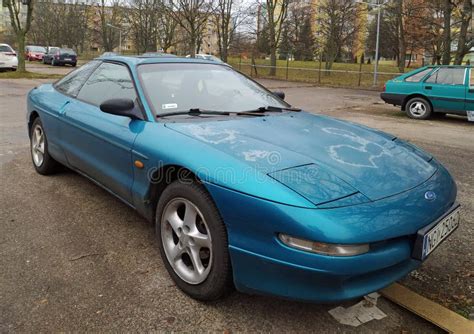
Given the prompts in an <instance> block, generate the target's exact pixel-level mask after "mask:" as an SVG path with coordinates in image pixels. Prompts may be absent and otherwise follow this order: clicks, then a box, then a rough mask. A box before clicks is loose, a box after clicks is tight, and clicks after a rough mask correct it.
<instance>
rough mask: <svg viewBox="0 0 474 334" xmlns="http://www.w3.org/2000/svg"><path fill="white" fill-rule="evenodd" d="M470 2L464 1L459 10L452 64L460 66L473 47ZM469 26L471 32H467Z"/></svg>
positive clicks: (470, 0)
mask: <svg viewBox="0 0 474 334" xmlns="http://www.w3.org/2000/svg"><path fill="white" fill-rule="evenodd" d="M472 6H473V5H472V0H464V1H463V3H462V8H461V10H460V21H461V22H460V29H459V36H458V44H457V50H456V55H455V58H454V64H456V65H461V63H462V60H463V58H464V56H465V55H466V54H467V53H468V52H469V50H470V49H471V48H472V47H474V34H473V31H472V24H473V23H472ZM469 26H471V27H470V28H471V31H469Z"/></svg>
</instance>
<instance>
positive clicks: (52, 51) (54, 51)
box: [48, 48, 59, 53]
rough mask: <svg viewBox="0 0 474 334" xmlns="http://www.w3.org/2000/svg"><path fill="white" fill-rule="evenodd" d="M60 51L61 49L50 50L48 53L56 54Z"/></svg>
mask: <svg viewBox="0 0 474 334" xmlns="http://www.w3.org/2000/svg"><path fill="white" fill-rule="evenodd" d="M58 51H59V48H49V51H48V53H56V52H58Z"/></svg>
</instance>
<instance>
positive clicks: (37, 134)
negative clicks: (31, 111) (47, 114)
mask: <svg viewBox="0 0 474 334" xmlns="http://www.w3.org/2000/svg"><path fill="white" fill-rule="evenodd" d="M41 151H42V152H41ZM30 152H31V160H32V162H33V166H34V167H35V170H36V171H37V172H38V173H39V174H42V175H49V174H54V173H55V172H56V171H57V170H58V167H59V166H60V165H59V163H58V162H57V161H56V160H54V159H53V158H52V157H51V156H50V155H49V151H48V139H47V137H46V133H45V131H44V128H43V123H41V120H40V118H39V117H37V118H36V119H35V120H34V121H33V124H32V125H31V129H30Z"/></svg>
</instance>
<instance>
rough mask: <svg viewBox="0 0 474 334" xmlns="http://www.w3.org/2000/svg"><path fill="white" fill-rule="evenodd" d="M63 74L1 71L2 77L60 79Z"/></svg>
mask: <svg viewBox="0 0 474 334" xmlns="http://www.w3.org/2000/svg"><path fill="white" fill-rule="evenodd" d="M63 76H64V75H63V74H46V73H36V72H28V71H27V72H19V71H9V72H0V79H59V78H61V77H63Z"/></svg>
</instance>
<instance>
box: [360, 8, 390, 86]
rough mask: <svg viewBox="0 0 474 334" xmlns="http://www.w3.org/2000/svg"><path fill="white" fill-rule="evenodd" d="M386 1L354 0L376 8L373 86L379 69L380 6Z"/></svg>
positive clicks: (375, 83)
mask: <svg viewBox="0 0 474 334" xmlns="http://www.w3.org/2000/svg"><path fill="white" fill-rule="evenodd" d="M388 1H390V0H387V1H383V0H382V2H381V3H378V0H377V3H368V2H365V1H361V0H359V1H356V2H358V3H366V4H367V5H372V6H375V7H377V8H378V12H377V37H376V40H375V64H374V84H373V85H374V86H377V72H378V69H379V43H380V13H381V12H382V6H384V5H386V4H387V3H388Z"/></svg>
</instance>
